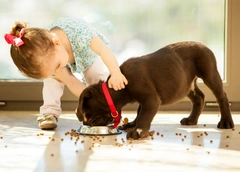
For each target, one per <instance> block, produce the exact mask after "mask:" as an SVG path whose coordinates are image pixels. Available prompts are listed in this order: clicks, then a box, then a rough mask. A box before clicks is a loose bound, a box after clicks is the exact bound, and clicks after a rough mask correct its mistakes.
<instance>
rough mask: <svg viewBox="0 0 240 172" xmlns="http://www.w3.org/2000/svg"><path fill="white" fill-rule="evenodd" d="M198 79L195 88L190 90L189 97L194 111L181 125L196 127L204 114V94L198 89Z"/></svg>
mask: <svg viewBox="0 0 240 172" xmlns="http://www.w3.org/2000/svg"><path fill="white" fill-rule="evenodd" d="M196 82H197V79H195V80H194V88H193V90H190V92H189V93H188V95H187V97H188V98H189V99H190V100H191V103H192V111H191V113H190V115H189V116H188V117H187V118H183V119H182V120H181V121H180V123H181V124H182V125H196V124H197V122H198V118H199V116H200V114H201V113H202V110H203V106H204V97H205V96H204V94H203V93H202V91H201V90H200V89H199V88H198V86H197V84H196Z"/></svg>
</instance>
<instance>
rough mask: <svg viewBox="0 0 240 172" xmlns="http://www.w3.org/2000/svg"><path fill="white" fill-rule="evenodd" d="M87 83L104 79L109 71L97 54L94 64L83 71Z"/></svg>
mask: <svg viewBox="0 0 240 172" xmlns="http://www.w3.org/2000/svg"><path fill="white" fill-rule="evenodd" d="M83 75H84V77H85V80H86V82H87V84H95V83H98V82H99V81H100V80H103V81H106V79H107V77H108V75H109V71H108V68H107V66H106V65H105V64H104V63H103V61H102V59H101V58H100V57H99V56H98V57H97V58H96V60H95V62H94V64H93V65H92V66H91V67H89V68H88V69H87V70H85V71H84V72H83Z"/></svg>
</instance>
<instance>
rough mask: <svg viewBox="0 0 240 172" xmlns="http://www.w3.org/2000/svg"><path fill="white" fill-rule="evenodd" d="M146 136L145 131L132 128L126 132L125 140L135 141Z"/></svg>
mask: <svg viewBox="0 0 240 172" xmlns="http://www.w3.org/2000/svg"><path fill="white" fill-rule="evenodd" d="M146 135H147V131H145V130H144V129H141V128H134V129H132V130H130V131H128V132H127V139H130V138H131V139H134V140H137V139H139V138H143V137H144V136H146Z"/></svg>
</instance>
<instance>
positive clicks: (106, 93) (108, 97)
mask: <svg viewBox="0 0 240 172" xmlns="http://www.w3.org/2000/svg"><path fill="white" fill-rule="evenodd" d="M102 90H103V93H104V96H105V98H106V100H107V103H108V106H109V108H110V110H111V115H112V117H113V119H114V125H113V127H112V128H116V127H117V126H118V124H119V123H120V120H121V118H122V116H121V111H120V113H118V111H117V110H116V107H115V105H114V103H113V101H112V98H111V95H110V93H109V91H108V88H107V83H106V82H104V83H102Z"/></svg>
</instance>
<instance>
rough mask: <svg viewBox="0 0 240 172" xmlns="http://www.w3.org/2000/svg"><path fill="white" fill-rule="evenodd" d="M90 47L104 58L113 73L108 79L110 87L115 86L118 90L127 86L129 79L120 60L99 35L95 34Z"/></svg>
mask: <svg viewBox="0 0 240 172" xmlns="http://www.w3.org/2000/svg"><path fill="white" fill-rule="evenodd" d="M90 48H91V49H92V50H93V51H94V52H95V53H96V54H98V55H99V56H100V57H101V58H102V61H103V62H104V64H105V65H106V66H107V67H108V70H109V72H110V74H111V77H110V79H109V81H108V86H109V88H113V89H114V90H116V91H117V90H121V89H123V88H125V85H127V84H128V81H127V79H126V78H125V76H124V75H123V74H122V72H121V71H120V68H119V66H118V62H117V60H116V58H115V57H114V55H113V53H112V52H111V50H110V49H109V48H108V46H107V45H106V44H105V43H104V42H103V41H102V40H101V39H100V38H99V37H98V36H93V38H92V40H91V44H90Z"/></svg>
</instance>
